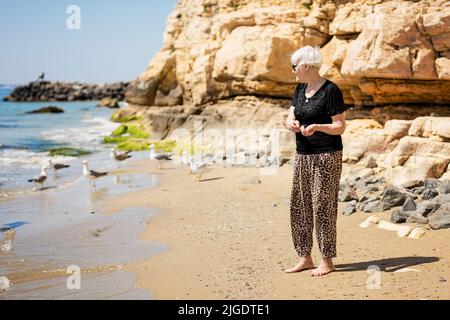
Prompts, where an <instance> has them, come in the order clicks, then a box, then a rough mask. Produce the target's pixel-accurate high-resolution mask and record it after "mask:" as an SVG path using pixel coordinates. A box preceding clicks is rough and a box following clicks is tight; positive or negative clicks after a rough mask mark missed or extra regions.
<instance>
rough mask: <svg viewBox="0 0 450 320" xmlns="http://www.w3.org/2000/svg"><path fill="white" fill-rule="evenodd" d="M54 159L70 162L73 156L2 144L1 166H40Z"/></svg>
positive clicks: (0, 153) (0, 149) (55, 160)
mask: <svg viewBox="0 0 450 320" xmlns="http://www.w3.org/2000/svg"><path fill="white" fill-rule="evenodd" d="M49 159H52V161H54V162H58V163H59V162H62V163H65V162H68V161H70V160H72V159H73V158H72V157H64V156H57V157H50V156H49V155H48V154H47V153H46V152H33V151H30V150H26V149H16V148H7V146H6V147H5V148H4V146H3V145H0V166H5V167H6V166H10V165H15V166H20V167H22V168H39V167H40V166H42V165H44V164H47V163H48V160H49Z"/></svg>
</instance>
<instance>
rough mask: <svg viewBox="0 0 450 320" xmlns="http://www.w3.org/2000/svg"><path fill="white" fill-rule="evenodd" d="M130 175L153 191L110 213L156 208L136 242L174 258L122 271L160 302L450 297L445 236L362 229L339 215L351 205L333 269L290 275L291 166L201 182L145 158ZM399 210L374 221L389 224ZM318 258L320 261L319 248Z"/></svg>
mask: <svg viewBox="0 0 450 320" xmlns="http://www.w3.org/2000/svg"><path fill="white" fill-rule="evenodd" d="M132 170H133V171H134V172H142V173H143V172H151V173H152V174H156V175H157V176H158V181H159V182H158V184H157V186H156V187H152V188H148V189H142V190H139V191H136V192H132V193H128V194H124V195H119V196H117V197H115V198H114V199H111V200H110V201H108V203H107V204H105V212H109V213H113V212H116V211H120V210H122V209H124V208H127V207H129V206H138V207H153V208H158V212H157V214H156V215H154V216H153V217H152V218H151V219H150V220H149V221H148V225H147V228H146V230H145V232H144V233H143V234H142V235H141V237H140V239H141V240H146V241H148V240H151V241H155V242H160V243H164V244H166V245H167V246H168V248H169V249H168V251H166V252H164V253H161V254H158V255H155V256H153V257H151V258H150V259H145V260H142V261H138V262H134V263H129V264H126V265H125V266H124V270H126V271H131V272H135V273H137V286H138V287H140V288H145V289H148V290H150V291H151V292H153V294H154V298H155V299H449V298H450V274H449V271H448V270H450V260H449V258H450V253H449V252H450V250H449V243H450V241H449V240H450V230H449V229H443V230H428V231H427V233H426V234H425V235H424V236H423V237H422V238H420V239H410V238H398V237H397V235H396V233H395V232H391V231H386V230H380V229H377V228H376V226H371V227H370V228H368V229H363V228H360V227H359V226H358V225H359V224H360V223H361V222H363V221H364V220H365V219H366V218H367V217H368V216H369V215H368V214H367V213H362V212H356V213H354V214H353V215H351V216H343V215H342V209H343V207H344V205H345V203H339V215H338V258H336V259H335V264H336V271H335V272H333V273H331V274H330V275H327V276H325V277H320V278H313V277H311V276H310V271H305V272H301V273H296V274H286V273H284V272H283V269H284V268H287V267H290V266H292V265H293V264H295V263H296V261H297V257H296V253H295V251H294V248H293V245H292V240H291V233H290V218H289V198H290V188H291V179H292V167H291V165H290V164H286V165H284V166H283V167H281V168H280V170H279V172H278V173H277V174H276V175H270V176H265V175H260V174H261V172H260V169H258V168H244V167H226V168H225V167H223V166H219V167H217V168H215V169H213V170H211V171H210V172H208V173H206V174H205V175H204V176H202V181H200V182H198V181H197V180H196V179H195V177H193V176H190V175H189V174H188V168H186V167H180V166H171V167H170V168H166V169H164V170H157V169H156V168H155V166H154V165H153V164H151V163H150V161H149V160H142V161H137V162H134V163H133V164H132ZM351 170H358V168H351V167H349V166H348V165H347V164H344V168H343V177H345V176H346V174H349V173H350V172H351ZM257 177H258V178H257ZM258 180H259V181H260V183H258ZM393 209H395V208H393ZM393 209H391V210H388V211H385V212H381V213H376V214H374V215H375V216H378V217H380V218H382V219H385V220H388V221H389V218H390V213H391V211H392V210H393ZM313 258H314V259H315V262H316V263H318V262H319V258H320V257H319V254H318V248H317V246H316V245H315V246H314V248H313ZM372 265H375V266H378V267H379V269H380V270H381V271H380V273H379V279H380V282H379V284H380V285H379V286H378V287H373V286H369V285H368V277H369V275H368V271H367V269H368V267H369V266H372Z"/></svg>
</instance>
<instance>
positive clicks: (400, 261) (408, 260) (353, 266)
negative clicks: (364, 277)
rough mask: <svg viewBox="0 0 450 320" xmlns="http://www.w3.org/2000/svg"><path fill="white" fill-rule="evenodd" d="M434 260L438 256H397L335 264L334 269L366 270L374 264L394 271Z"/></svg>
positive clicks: (384, 269)
mask: <svg viewBox="0 0 450 320" xmlns="http://www.w3.org/2000/svg"><path fill="white" fill-rule="evenodd" d="M436 261H439V258H438V257H398V258H388V259H381V260H372V261H365V262H355V263H347V264H337V265H336V271H338V272H346V271H363V270H367V268H368V267H369V266H373V265H375V266H378V267H379V268H380V270H381V271H384V272H394V271H397V270H399V269H403V268H407V267H412V266H417V265H421V264H425V263H432V262H436Z"/></svg>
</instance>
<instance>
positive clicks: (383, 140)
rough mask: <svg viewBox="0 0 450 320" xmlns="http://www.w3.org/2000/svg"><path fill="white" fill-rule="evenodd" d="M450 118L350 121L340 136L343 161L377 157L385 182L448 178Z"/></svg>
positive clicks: (411, 182)
mask: <svg viewBox="0 0 450 320" xmlns="http://www.w3.org/2000/svg"><path fill="white" fill-rule="evenodd" d="M449 130H450V117H418V118H416V119H415V120H413V121H412V120H389V121H387V122H386V123H385V125H384V127H383V126H382V125H381V124H379V123H378V122H376V121H374V120H367V119H361V120H350V121H347V128H346V131H345V133H344V135H343V144H344V154H343V157H344V159H343V160H344V161H346V162H349V163H351V162H353V163H356V162H359V161H361V162H365V161H368V159H369V158H373V159H376V164H377V166H379V167H382V168H385V169H386V172H385V178H386V181H387V182H389V183H392V184H394V185H399V186H403V187H410V186H414V185H416V184H417V183H418V182H419V181H423V180H425V179H426V178H440V179H448V173H447V172H448V170H449V168H448V167H449V164H450V138H449V137H448V136H449Z"/></svg>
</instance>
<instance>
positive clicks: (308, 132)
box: [302, 124, 317, 137]
mask: <svg viewBox="0 0 450 320" xmlns="http://www.w3.org/2000/svg"><path fill="white" fill-rule="evenodd" d="M302 128H303V130H302V134H303V135H304V136H305V137H309V136H312V135H313V134H314V132H316V131H317V125H316V124H311V125H309V126H307V127H306V128H304V127H303V126H302Z"/></svg>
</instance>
